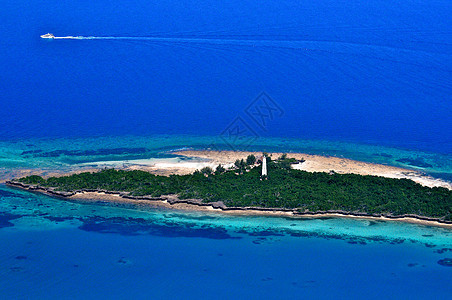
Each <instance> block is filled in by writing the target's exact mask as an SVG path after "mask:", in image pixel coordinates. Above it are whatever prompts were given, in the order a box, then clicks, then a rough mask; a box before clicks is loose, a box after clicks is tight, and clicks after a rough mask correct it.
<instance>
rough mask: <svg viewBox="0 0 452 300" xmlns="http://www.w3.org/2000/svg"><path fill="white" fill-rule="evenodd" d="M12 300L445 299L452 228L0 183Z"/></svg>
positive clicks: (3, 261) (1, 257) (6, 293)
mask: <svg viewBox="0 0 452 300" xmlns="http://www.w3.org/2000/svg"><path fill="white" fill-rule="evenodd" d="M0 242H1V244H2V245H8V247H4V246H3V247H2V252H1V254H0V267H1V272H0V282H1V283H2V284H1V285H0V294H1V295H2V297H4V298H7V299H10V298H29V297H30V296H33V297H34V298H61V297H64V298H67V297H70V298H73V297H76V298H98V297H113V298H131V297H132V298H180V299H182V298H183V299H187V298H189V299H196V298H201V297H202V298H211V299H213V298H215V299H219V298H220V299H221V298H288V297H315V298H331V297H340V298H342V297H347V298H363V297H366V298H377V297H381V296H382V295H384V297H385V298H392V299H396V298H430V299H431V298H443V297H444V296H445V295H448V294H450V293H451V292H452V288H451V285H450V281H451V279H452V268H451V267H447V266H442V265H440V264H438V261H439V260H441V259H444V258H448V257H451V256H452V231H450V230H446V229H442V228H435V227H426V226H420V225H412V224H404V223H399V222H377V221H369V220H351V219H339V218H324V219H291V218H271V217H245V216H243V217H231V216H224V215H221V214H216V213H196V212H183V211H174V210H165V209H161V208H143V207H142V208H137V207H135V208H132V207H120V206H114V205H113V206H112V205H106V204H102V203H97V204H96V203H94V204H81V203H72V202H68V201H63V200H60V199H53V198H50V197H47V196H43V195H36V194H32V193H29V192H24V191H19V190H15V189H11V188H6V187H0Z"/></svg>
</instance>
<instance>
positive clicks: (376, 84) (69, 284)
mask: <svg viewBox="0 0 452 300" xmlns="http://www.w3.org/2000/svg"><path fill="white" fill-rule="evenodd" d="M450 15H452V3H451V2H450V1H445V0H435V1H428V3H427V2H425V1H418V0H403V1H398V2H397V3H394V2H393V1H387V0H384V1H371V2H362V1H357V0H351V1H337V0H335V1H333V0H332V1H274V0H270V1H265V2H259V1H229V2H222V3H219V2H217V1H196V0H187V1H177V2H168V1H166V2H163V1H162V2H149V1H142V0H139V1H135V2H133V3H129V2H127V3H126V2H117V1H116V2H115V1H113V2H112V1H104V0H101V1H94V2H89V3H83V4H81V3H77V2H67V1H63V2H61V1H46V2H43V1H37V0H31V1H15V2H10V3H3V4H2V9H1V10H0V18H1V20H2V30H0V41H1V42H0V53H1V55H0V92H1V93H0V103H1V104H2V106H1V108H2V109H0V180H4V179H6V178H10V177H11V176H14V174H17V173H16V172H17V171H18V170H21V169H44V170H46V171H48V172H52V171H55V170H59V171H66V170H70V169H73V168H77V167H79V166H86V165H90V164H92V165H98V164H99V163H102V162H109V161H122V160H129V161H133V160H136V159H159V158H174V159H181V158H180V157H177V156H176V157H175V156H174V155H173V154H171V151H172V150H176V149H181V148H194V149H206V148H211V149H231V148H234V149H241V150H246V149H250V150H256V151H282V152H296V151H298V152H306V153H311V154H324V155H334V156H340V157H346V158H351V159H357V160H362V161H368V162H376V163H383V164H388V165H395V166H401V167H405V168H410V169H414V170H418V171H421V172H425V173H427V174H429V175H432V176H435V177H439V178H442V179H445V180H449V181H452V130H450V128H452V117H451V115H452V98H451V95H452V83H451V78H452V77H451V75H452V56H451V53H452V32H451V30H450V28H452V19H451V18H450ZM47 32H51V33H53V34H55V35H56V36H66V35H74V36H78V35H80V36H96V37H117V39H108V40H100V39H99V40H53V41H52V40H50V41H49V40H43V39H40V38H39V35H41V34H44V33H47ZM123 38H127V39H123ZM150 38H158V39H150ZM262 93H264V94H262ZM262 95H263V96H264V98H262ZM259 96H261V97H259ZM263 99H264V100H263ZM262 101H264V102H262ZM265 101H266V102H265ZM263 104H269V105H270V108H271V110H269V109H268V107H266V106H264V107H263V106H262V105H263ZM258 108H259V109H260V112H261V114H257V115H256V114H255V113H256V112H257V110H256V109H258ZM253 113H254V114H253ZM237 129H240V130H239V131H238V132H240V134H238V138H237V139H234V138H232V139H231V138H230V136H229V135H228V134H229V133H230V132H232V131H234V130H237ZM242 132H245V133H242ZM451 249H452V232H451V231H450V230H445V229H441V228H433V227H426V226H419V225H411V224H404V223H398V222H373V221H364V220H361V221H360V220H350V219H339V218H333V219H306V220H294V219H285V218H265V217H230V216H222V215H217V214H205V213H203V214H200V213H188V212H179V211H167V210H162V209H158V208H146V209H145V208H139V207H118V206H114V205H113V206H111V205H106V204H105V203H93V204H81V203H71V202H66V201H61V200H58V199H53V198H50V197H46V196H42V195H35V194H31V193H27V192H23V191H18V190H15V189H11V188H7V187H5V186H0V250H1V251H0V296H1V298H5V299H12V298H22V299H29V298H99V297H111V298H131V297H134V298H200V297H203V298H218V299H222V298H289V297H299V298H301V297H304V298H307V297H310V298H332V297H338V298H382V297H384V298H398V299H399V298H410V299H411V298H429V299H444V298H447V295H450V294H452V288H451V287H452V285H451V282H452V268H451V267H445V266H442V265H440V264H438V261H439V260H441V259H444V258H452V251H451Z"/></svg>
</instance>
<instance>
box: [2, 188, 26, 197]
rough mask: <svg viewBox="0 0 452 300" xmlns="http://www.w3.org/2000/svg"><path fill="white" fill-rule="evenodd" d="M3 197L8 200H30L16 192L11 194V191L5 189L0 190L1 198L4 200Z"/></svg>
mask: <svg viewBox="0 0 452 300" xmlns="http://www.w3.org/2000/svg"><path fill="white" fill-rule="evenodd" d="M3 197H4V198H8V197H11V198H13V197H15V198H24V199H26V198H28V197H26V196H25V195H22V194H19V193H17V192H14V191H11V192H10V191H8V190H5V189H0V198H3Z"/></svg>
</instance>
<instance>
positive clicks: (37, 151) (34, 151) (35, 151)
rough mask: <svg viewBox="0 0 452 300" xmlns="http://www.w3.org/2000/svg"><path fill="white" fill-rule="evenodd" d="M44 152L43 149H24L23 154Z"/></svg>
mask: <svg viewBox="0 0 452 300" xmlns="http://www.w3.org/2000/svg"><path fill="white" fill-rule="evenodd" d="M42 152H44V151H43V150H40V149H38V150H28V151H23V152H22V154H21V155H27V154H38V153H42Z"/></svg>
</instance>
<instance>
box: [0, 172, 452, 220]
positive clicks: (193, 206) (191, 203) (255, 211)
mask: <svg viewBox="0 0 452 300" xmlns="http://www.w3.org/2000/svg"><path fill="white" fill-rule="evenodd" d="M6 185H8V186H10V187H16V188H20V189H24V190H27V191H32V192H38V193H43V194H46V195H49V196H53V197H59V198H65V199H84V198H89V196H84V195H86V194H91V195H93V194H94V195H96V196H100V197H102V198H106V199H108V200H111V201H117V199H118V198H119V199H121V200H122V201H121V202H124V201H127V202H129V203H134V202H137V201H152V202H160V203H165V204H169V206H170V207H176V206H180V205H183V207H180V208H181V209H186V210H212V211H220V212H223V213H229V214H237V215H243V214H247V215H272V216H291V217H310V218H316V217H347V218H360V219H373V220H394V221H402V222H409V223H417V224H423V225H428V226H440V227H446V228H452V221H445V220H442V219H439V218H431V217H425V216H419V215H412V214H406V215H400V216H393V215H387V214H369V213H363V212H348V211H342V210H328V211H315V212H311V211H304V212H300V211H299V210H298V209H288V208H265V207H228V206H226V205H225V204H224V203H223V202H221V201H219V202H210V203H204V202H202V200H200V199H179V198H178V197H177V195H166V196H163V197H150V196H131V195H129V194H128V193H126V192H115V191H107V190H88V189H87V190H77V191H73V192H64V191H57V190H55V189H53V188H46V187H41V186H37V185H32V184H24V183H22V182H18V181H13V180H10V181H6ZM108 196H111V197H108ZM113 197H116V198H113Z"/></svg>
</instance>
